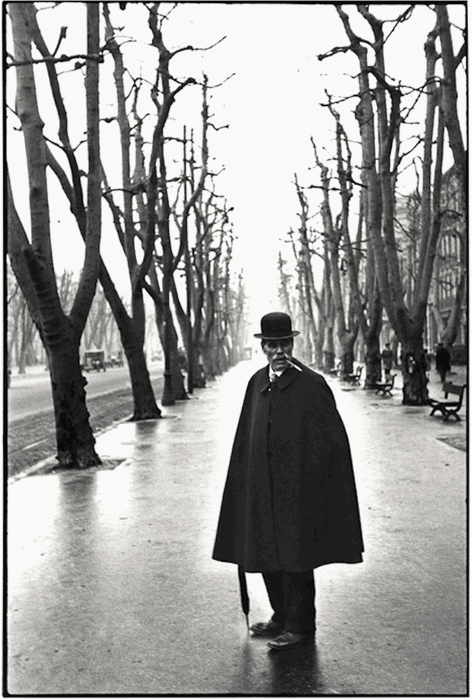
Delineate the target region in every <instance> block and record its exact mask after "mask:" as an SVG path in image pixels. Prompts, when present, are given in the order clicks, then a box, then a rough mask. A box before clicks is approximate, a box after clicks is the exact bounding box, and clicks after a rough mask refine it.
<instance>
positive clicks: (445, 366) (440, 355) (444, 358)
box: [436, 343, 451, 383]
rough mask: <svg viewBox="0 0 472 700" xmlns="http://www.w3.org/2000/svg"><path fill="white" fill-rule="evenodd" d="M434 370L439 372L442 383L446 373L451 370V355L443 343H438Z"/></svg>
mask: <svg viewBox="0 0 472 700" xmlns="http://www.w3.org/2000/svg"><path fill="white" fill-rule="evenodd" d="M436 371H437V372H439V376H440V377H441V381H442V382H443V383H444V382H445V381H446V375H447V373H448V372H450V371H451V355H450V353H449V350H448V349H447V348H446V347H445V346H444V345H443V343H438V349H437V350H436Z"/></svg>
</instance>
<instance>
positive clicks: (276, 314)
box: [254, 311, 300, 340]
mask: <svg viewBox="0 0 472 700" xmlns="http://www.w3.org/2000/svg"><path fill="white" fill-rule="evenodd" d="M296 335H300V333H299V331H292V319H291V318H290V316H289V315H288V314H284V313H283V311H272V312H271V313H270V314H266V315H265V316H263V317H262V318H261V332H260V333H254V337H255V338H262V340H283V339H284V338H293V337H294V336H296Z"/></svg>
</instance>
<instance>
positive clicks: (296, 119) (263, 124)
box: [7, 2, 465, 319]
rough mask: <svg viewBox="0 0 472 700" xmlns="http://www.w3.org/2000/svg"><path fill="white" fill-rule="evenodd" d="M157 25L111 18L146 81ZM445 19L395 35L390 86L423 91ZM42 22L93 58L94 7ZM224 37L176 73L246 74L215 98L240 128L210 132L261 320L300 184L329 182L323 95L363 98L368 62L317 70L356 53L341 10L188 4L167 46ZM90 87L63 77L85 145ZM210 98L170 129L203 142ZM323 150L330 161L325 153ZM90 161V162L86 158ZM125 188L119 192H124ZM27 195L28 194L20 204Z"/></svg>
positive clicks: (76, 264) (56, 210)
mask: <svg viewBox="0 0 472 700" xmlns="http://www.w3.org/2000/svg"><path fill="white" fill-rule="evenodd" d="M41 5H43V7H45V6H47V4H46V3H37V6H38V7H39V6H41ZM164 7H166V6H164V5H162V8H164ZM405 8H406V6H405V5H402V6H399V5H387V4H383V3H379V4H376V3H371V11H372V12H373V13H374V14H376V15H378V16H380V17H382V18H387V17H389V18H394V17H396V16H398V15H399V14H400V12H401V11H403V10H404V9H405ZM345 9H346V10H347V11H348V12H349V14H350V15H351V16H352V17H353V18H355V19H353V21H354V24H353V26H354V29H355V30H357V31H358V32H359V34H361V35H362V36H369V30H368V29H367V28H366V27H365V23H364V22H363V20H360V18H359V19H358V17H357V10H356V9H355V7H354V6H345ZM449 9H450V16H451V19H455V20H456V21H457V23H458V24H459V25H460V26H463V25H464V20H463V15H464V12H463V8H462V6H457V5H456V6H455V7H450V8H449ZM146 17H147V13H146V11H145V9H144V8H143V7H142V6H141V5H140V4H139V3H136V4H135V3H132V2H130V3H128V5H127V7H126V10H125V11H120V10H119V9H118V5H117V3H115V4H114V6H113V7H112V21H113V23H114V25H115V26H121V27H123V35H135V36H136V35H138V37H139V39H140V41H141V43H140V44H138V45H134V46H133V45H131V44H128V45H127V50H129V51H130V53H132V54H133V65H134V66H135V70H136V72H137V71H138V70H142V72H143V75H147V76H148V77H149V78H150V79H152V78H153V76H154V70H155V66H156V63H157V61H156V53H157V52H156V50H155V49H152V48H151V47H149V46H148V45H147V44H148V43H149V40H150V32H149V30H148V29H147V23H146V22H147V20H146ZM434 19H435V17H434V14H433V12H432V11H431V10H429V9H428V8H427V7H425V6H416V7H415V11H414V12H413V16H412V19H411V20H410V21H409V22H408V23H407V24H404V25H402V26H401V27H399V28H398V29H397V31H396V32H395V34H394V35H393V36H392V39H391V41H390V42H389V44H388V47H391V48H390V49H389V50H388V51H387V72H388V74H389V76H390V79H391V80H393V81H397V82H398V81H401V83H402V84H404V85H405V84H407V85H420V84H421V83H422V81H423V76H424V58H423V44H424V41H425V39H426V35H427V32H428V31H429V30H430V29H431V28H432V27H433V25H434ZM40 21H41V23H42V27H43V31H44V35H45V38H46V41H47V43H48V45H49V46H50V48H52V47H54V46H55V42H56V40H57V36H58V32H59V29H58V28H59V27H60V26H62V25H67V26H68V34H67V39H66V41H64V43H63V45H62V46H61V49H60V53H69V52H73V51H80V52H85V10H84V5H83V3H62V4H61V5H59V7H58V8H57V9H55V10H54V11H47V12H44V13H41V14H40ZM137 28H140V29H137ZM224 36H225V37H226V39H225V40H224V41H223V42H222V43H220V44H219V45H218V46H216V47H215V48H214V49H212V50H211V51H207V52H185V53H183V54H180V55H179V56H178V57H176V59H174V61H173V63H171V68H172V70H173V71H174V75H175V76H176V77H177V76H179V77H182V78H186V77H188V76H193V77H195V78H196V79H197V80H200V79H201V74H202V71H205V72H206V73H207V75H208V78H209V84H210V85H214V84H217V83H220V82H221V81H224V80H225V79H226V78H227V77H228V76H230V75H231V74H233V73H235V75H234V77H232V78H231V79H230V80H229V81H227V82H226V83H225V84H224V85H223V86H222V87H220V88H218V89H216V90H212V91H211V93H210V95H211V102H210V111H211V113H212V114H213V115H214V117H213V121H214V123H215V124H216V125H218V126H220V125H225V124H229V129H225V130H220V131H218V132H214V131H212V132H211V133H210V155H211V156H212V157H213V158H214V169H215V170H216V171H218V170H220V169H221V168H222V167H223V166H224V168H225V172H224V173H223V174H222V175H221V176H220V177H219V178H218V180H217V182H218V185H217V190H218V192H219V193H220V194H222V195H224V196H226V198H227V201H228V206H229V207H234V212H233V213H232V221H233V222H234V232H235V234H236V235H237V237H238V245H237V249H236V254H237V258H236V262H237V265H238V266H243V267H244V271H245V279H246V284H247V288H248V291H249V292H250V294H251V307H252V312H253V315H254V318H255V319H258V318H259V317H260V316H261V315H262V314H263V313H265V312H266V311H267V310H269V308H277V307H278V303H277V291H276V290H277V272H276V262H277V256H278V250H279V248H280V246H281V241H283V240H285V239H286V234H287V232H288V230H289V229H290V228H294V229H296V228H297V225H298V216H297V213H298V200H297V197H296V194H295V188H294V185H293V181H294V173H295V172H296V173H297V176H298V179H299V182H300V184H301V185H309V184H311V183H313V182H315V183H317V182H318V175H317V173H316V172H315V171H313V170H312V168H313V154H312V147H311V144H310V137H311V136H312V137H313V138H314V140H315V141H316V143H317V146H318V148H319V149H320V151H319V152H320V154H321V155H322V157H323V156H325V157H327V156H326V154H327V153H332V125H333V120H332V117H331V116H330V115H329V113H328V111H327V110H326V108H323V107H321V106H320V103H321V102H323V101H325V92H324V91H325V89H327V90H328V91H329V92H330V93H331V94H332V95H334V96H340V95H346V96H347V95H349V94H352V93H355V92H356V90H357V80H356V79H355V78H356V74H357V59H356V58H355V57H354V56H353V55H351V54H349V53H348V54H340V55H338V56H336V57H332V58H329V59H326V60H325V61H323V62H320V61H318V59H317V56H318V54H323V53H325V52H327V51H329V50H330V49H332V48H333V47H335V46H344V45H345V44H346V43H347V40H346V37H345V33H344V29H343V27H342V23H341V20H340V19H339V17H338V15H337V13H336V10H335V8H334V7H333V5H332V4H330V3H326V4H309V5H308V4H289V3H288V4H286V3H276V4H265V3H263V4H254V3H226V4H219V3H208V4H199V3H191V2H190V3H189V2H186V3H182V4H181V5H180V6H178V7H177V9H175V10H174V11H173V13H172V14H171V17H170V20H169V22H168V23H167V24H166V25H165V28H164V41H165V43H166V45H167V47H168V48H169V49H170V50H172V49H174V48H178V47H180V46H185V45H188V44H191V45H193V46H195V47H205V46H209V45H212V44H214V43H215V42H217V41H218V40H219V39H221V38H222V37H224ZM107 61H108V63H107V64H106V65H109V66H111V59H110V58H108V59H107ZM10 70H11V69H10ZM43 70H44V69H43ZM105 70H107V68H105ZM460 70H461V75H462V78H463V79H464V75H463V71H462V69H460ZM81 81H82V78H81V76H80V74H79V73H78V72H76V73H68V74H67V81H66V80H65V78H64V80H63V82H62V84H63V85H64V94H65V96H66V98H67V100H68V104H69V109H70V114H71V127H72V128H74V127H75V129H76V131H75V136H76V139H77V141H78V140H80V138H81V132H83V130H84V126H83V125H84V123H85V122H84V121H82V117H84V115H85V104H84V98H83V92H82V82H81ZM102 86H103V87H102V93H101V94H102V99H103V105H102V116H110V115H113V114H114V106H113V96H112V94H113V93H110V95H108V94H107V92H106V82H105V81H104V80H103V81H102ZM7 88H8V89H7V96H8V99H9V101H10V103H11V104H14V101H12V99H11V94H12V92H11V91H12V89H13V88H14V80H10V71H9V72H8V84H7ZM200 95H201V93H200V89H199V88H198V87H189V88H187V89H186V90H185V92H184V93H181V94H180V95H179V96H178V98H177V101H176V103H175V105H174V107H173V108H172V112H171V117H172V126H171V130H173V129H174V128H175V135H177V136H180V135H181V133H182V125H183V123H184V122H186V123H187V124H188V126H190V125H191V122H192V120H193V124H194V127H195V129H196V132H197V133H198V134H199V133H200V124H199V113H200V99H201V98H200ZM40 102H41V110H42V114H44V117H43V119H44V121H45V122H46V129H45V131H46V133H47V135H48V136H49V137H51V138H53V139H57V136H56V133H57V129H56V127H55V125H54V122H53V126H50V124H51V122H50V115H51V114H53V110H52V108H51V103H50V101H48V98H47V91H46V90H41V92H40ZM464 104H465V102H464ZM354 106H355V101H352V100H351V101H349V102H346V103H345V104H344V105H342V106H340V107H339V110H340V112H341V113H342V115H343V121H344V123H345V126H346V128H348V129H349V128H350V127H352V132H351V133H352V134H353V137H354V138H356V137H357V129H356V123H355V121H354V119H353V115H352V110H353V109H354ZM422 114H423V112H422V111H419V112H418V114H417V120H418V121H421V118H422ZM189 115H190V116H189ZM192 115H193V116H192ZM12 123H13V122H12ZM169 126H170V124H169ZM113 128H116V127H114V126H111V125H108V126H107V125H104V128H103V132H102V135H103V138H102V146H103V147H104V159H105V161H106V162H107V164H108V167H109V168H110V169H111V171H112V172H116V173H118V172H119V161H116V160H113V159H114V158H115V157H116V155H117V146H116V144H117V141H115V142H114V143H115V145H114V146H111V147H109V148H108V149H107V146H106V144H107V139H108V135H109V134H110V133H112V129H113ZM107 130H108V131H107ZM415 132H416V126H412V127H411V133H410V135H411V134H412V133H415ZM403 137H404V139H405V140H406V138H407V137H408V131H407V130H406V129H405V130H404V132H403ZM8 148H9V161H10V162H11V163H13V170H14V172H13V174H12V175H13V180H14V189H15V194H16V196H17V198H18V200H24V195H25V193H24V187H22V184H23V183H24V170H23V168H22V167H21V163H22V158H21V143H20V142H19V141H18V134H15V137H14V136H11V137H10V136H9V139H8ZM322 149H327V150H326V151H325V152H323V150H322ZM82 152H83V156H85V149H84V147H82ZM418 155H419V154H418ZM115 163H116V165H114V164H115ZM110 177H112V175H111V176H110ZM413 183H414V180H413V178H412V176H411V171H410V175H409V176H407V175H405V179H404V182H403V183H401V185H403V189H404V191H408V190H409V189H411V187H412V185H413ZM116 185H117V186H119V183H118V181H117V182H116ZM21 189H23V195H20V191H21ZM52 200H53V203H52V211H51V223H52V230H53V234H54V239H53V240H54V250H55V264H56V266H57V271H60V270H61V269H64V268H65V269H77V270H79V269H80V265H81V260H82V249H83V246H82V244H81V241H80V237H79V235H78V233H76V232H75V231H74V230H73V229H74V226H73V224H72V223H71V221H70V217H69V215H68V213H67V207H64V206H63V204H59V202H60V196H59V194H57V196H56V194H54V197H53V198H52ZM310 201H311V202H312V206H313V209H312V213H315V211H316V201H317V199H316V194H314V193H313V194H311V195H310ZM22 203H23V206H22V207H20V208H21V211H23V212H25V213H26V212H27V202H26V204H25V203H24V201H23V202H22ZM105 209H106V205H104V211H105ZM106 216H107V215H106V214H105V215H104V234H103V255H104V258H105V260H106V262H107V264H108V265H109V267H110V269H111V270H112V271H113V270H116V271H119V276H120V277H121V279H122V280H125V279H126V274H127V273H126V267H125V266H124V260H123V256H122V254H121V252H120V251H119V250H118V249H117V248H116V247H115V243H114V234H113V232H112V231H111V230H110V229H111V227H110V225H109V221H108V220H107V218H106ZM23 221H24V224H25V227H26V228H27V229H28V228H29V226H28V221H27V218H26V219H25V218H24V217H23ZM287 255H289V253H288V252H287ZM287 255H286V256H285V257H287ZM124 293H126V292H125V291H124Z"/></svg>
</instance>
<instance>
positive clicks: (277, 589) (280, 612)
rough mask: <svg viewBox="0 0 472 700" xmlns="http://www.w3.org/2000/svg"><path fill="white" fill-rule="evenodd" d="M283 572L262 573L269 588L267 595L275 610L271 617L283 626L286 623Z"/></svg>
mask: <svg viewBox="0 0 472 700" xmlns="http://www.w3.org/2000/svg"><path fill="white" fill-rule="evenodd" d="M282 574H283V572H282V571H273V572H271V573H270V574H262V578H263V579H264V583H265V587H266V589H267V595H268V596H269V602H270V604H271V606H272V610H273V611H274V614H273V615H272V618H271V619H272V621H273V622H277V624H279V625H281V626H283V624H284V587H283V580H282Z"/></svg>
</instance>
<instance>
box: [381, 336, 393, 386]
mask: <svg viewBox="0 0 472 700" xmlns="http://www.w3.org/2000/svg"><path fill="white" fill-rule="evenodd" d="M382 365H383V370H384V374H385V379H387V380H388V379H389V378H390V372H391V371H392V366H393V352H392V350H391V349H390V343H385V348H384V349H383V350H382Z"/></svg>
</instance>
